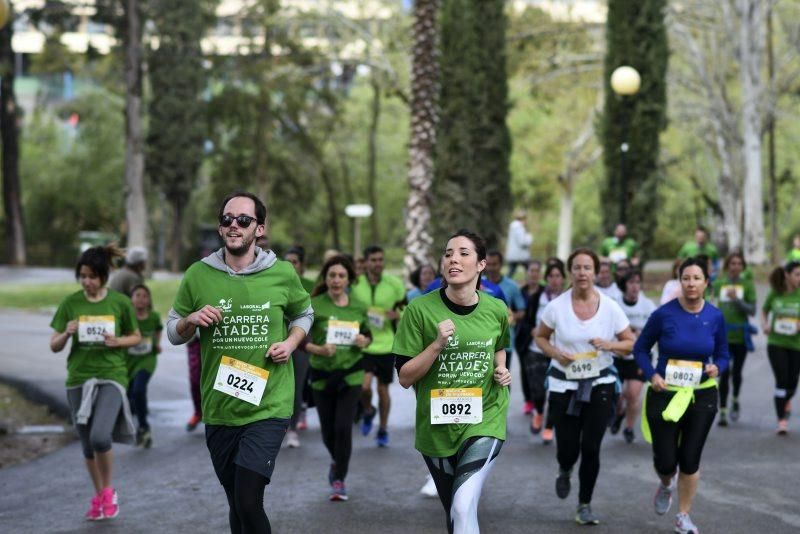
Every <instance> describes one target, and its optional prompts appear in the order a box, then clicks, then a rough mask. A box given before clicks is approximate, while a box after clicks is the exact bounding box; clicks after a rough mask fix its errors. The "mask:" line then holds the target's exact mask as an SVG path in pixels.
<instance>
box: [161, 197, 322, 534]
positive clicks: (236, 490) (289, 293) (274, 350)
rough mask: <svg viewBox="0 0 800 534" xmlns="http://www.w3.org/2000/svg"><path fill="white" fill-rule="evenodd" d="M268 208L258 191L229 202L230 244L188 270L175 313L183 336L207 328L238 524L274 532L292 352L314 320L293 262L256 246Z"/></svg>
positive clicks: (209, 428)
mask: <svg viewBox="0 0 800 534" xmlns="http://www.w3.org/2000/svg"><path fill="white" fill-rule="evenodd" d="M266 214H267V209H266V207H265V206H264V204H263V203H262V202H261V200H260V199H259V198H258V197H256V196H255V195H253V194H252V193H248V192H244V191H236V192H234V193H231V194H230V195H228V197H226V198H225V200H224V201H223V202H222V204H221V206H220V210H219V229H218V231H219V234H220V237H222V239H223V241H224V247H223V248H221V249H220V250H218V251H217V252H215V253H213V254H211V255H209V256H208V257H206V258H204V259H203V260H202V261H199V262H196V263H194V264H193V265H192V266H191V267H189V269H188V270H187V271H186V273H185V275H184V278H183V281H182V282H181V285H180V288H179V289H178V294H177V295H176V296H175V302H174V304H173V307H172V310H170V312H169V318H168V320H167V336H168V337H169V340H170V341H171V342H172V343H173V344H176V345H177V344H180V343H186V342H187V341H189V340H190V339H191V338H192V336H193V335H194V333H195V331H196V330H197V329H199V330H200V343H201V345H202V349H201V360H202V374H201V397H202V408H203V422H204V423H205V424H206V444H207V446H208V450H209V452H210V454H211V461H212V463H213V465H214V471H215V472H216V474H217V478H218V479H219V481H220V484H222V486H223V488H224V489H225V493H226V495H227V497H228V504H229V506H230V513H229V521H230V527H231V532H241V531H246V532H267V531H269V528H270V527H269V520H268V519H267V516H266V514H265V513H264V507H263V499H264V488H265V486H266V485H267V484H269V482H270V478H271V476H272V471H273V469H274V467H275V459H276V458H277V455H278V450H279V449H280V445H281V442H282V441H283V437H284V435H285V434H286V429H287V427H288V426H289V418H290V417H291V416H292V409H293V404H294V371H293V368H292V361H291V355H292V353H293V352H294V351H295V350H296V349H297V346H298V345H299V344H300V342H301V341H303V340H304V339H305V337H306V335H307V334H308V332H309V330H310V329H311V325H312V324H313V320H314V314H313V310H312V309H311V300H310V298H309V296H308V293H307V292H306V291H305V289H303V286H302V285H301V283H300V277H299V276H297V273H296V272H295V270H294V268H293V267H292V265H291V264H290V263H288V262H285V261H279V260H278V259H277V257H276V256H275V254H274V253H273V252H272V251H264V250H261V249H259V248H257V247H256V246H255V242H256V238H258V237H261V236H263V235H264V233H265V231H266V227H265V225H266Z"/></svg>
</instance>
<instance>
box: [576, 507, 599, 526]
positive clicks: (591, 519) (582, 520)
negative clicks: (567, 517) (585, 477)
mask: <svg viewBox="0 0 800 534" xmlns="http://www.w3.org/2000/svg"><path fill="white" fill-rule="evenodd" d="M575 522H576V523H578V524H579V525H599V524H600V520H599V519H597V517H595V515H594V514H593V513H592V507H591V506H590V505H589V504H588V503H587V504H579V505H578V511H577V512H575Z"/></svg>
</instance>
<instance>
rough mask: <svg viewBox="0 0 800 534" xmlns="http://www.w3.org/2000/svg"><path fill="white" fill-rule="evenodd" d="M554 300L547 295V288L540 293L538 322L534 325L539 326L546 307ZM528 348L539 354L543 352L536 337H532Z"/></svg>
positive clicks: (537, 311) (537, 313)
mask: <svg viewBox="0 0 800 534" xmlns="http://www.w3.org/2000/svg"><path fill="white" fill-rule="evenodd" d="M553 300H555V299H551V298H550V297H549V296H548V295H547V290H544V291H542V294H541V295H539V307H538V308H537V309H536V323H534V325H533V326H534V327H537V326H539V323H541V322H542V315H543V314H544V309H545V308H547V305H548V304H550V303H551V302H552V301H553ZM528 350H530V351H533V352H538V353H539V354H541V353H542V349H540V348H539V346H538V345H537V344H536V341H535V340H534V339H531V344H530V345H528Z"/></svg>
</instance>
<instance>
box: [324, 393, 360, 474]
mask: <svg viewBox="0 0 800 534" xmlns="http://www.w3.org/2000/svg"><path fill="white" fill-rule="evenodd" d="M312 394H313V395H314V403H315V404H316V405H317V413H319V425H320V427H321V430H322V442H323V443H324V444H325V448H326V449H328V452H329V453H330V455H331V459H332V460H333V463H334V465H335V467H334V469H333V472H334V478H335V479H336V480H344V478H345V477H346V476H347V468H348V466H349V464H350V454H351V453H352V451H353V418H354V417H355V415H356V407H357V406H358V403H359V401H360V399H361V386H346V387H344V388H342V389H341V390H339V391H338V392H337V393H332V394H331V393H326V392H324V391H319V390H316V389H315V390H313V391H312Z"/></svg>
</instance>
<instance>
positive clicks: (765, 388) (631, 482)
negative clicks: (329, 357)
mask: <svg viewBox="0 0 800 534" xmlns="http://www.w3.org/2000/svg"><path fill="white" fill-rule="evenodd" d="M49 321H50V316H49V315H45V314H39V313H26V312H18V311H9V310H0V339H2V343H0V376H2V377H5V378H6V379H13V380H16V381H17V382H23V383H25V384H28V385H29V386H31V387H33V388H35V389H36V390H38V391H40V392H43V393H45V394H46V395H49V396H50V398H51V399H52V402H54V403H60V404H61V405H62V407H63V405H64V404H65V402H66V399H65V393H64V379H65V377H66V369H65V356H66V350H65V351H64V352H62V353H59V354H53V353H51V352H50V350H49V349H48V340H49V337H50V333H51V330H50V328H49V326H48V324H49ZM764 342H765V340H764V338H763V336H759V337H758V338H757V350H756V352H755V353H752V354H750V355H749V356H748V361H747V365H746V367H745V384H744V388H743V394H742V403H743V413H742V418H741V420H740V421H739V422H738V423H735V424H733V425H732V426H730V427H728V428H719V427H717V426H715V427H714V428H713V429H712V431H711V435H710V436H709V440H708V443H707V445H706V449H705V454H704V457H703V462H702V481H701V483H700V490H699V495H698V497H697V499H696V501H695V508H694V510H693V512H692V518H693V520H694V521H695V523H697V524H698V526H699V527H700V528H701V530H702V532H703V533H704V534H705V533H709V532H711V533H715V532H718V533H730V532H770V533H772V534H775V533H782V532H798V531H800V507H798V504H797V503H798V497H797V487H798V481H800V459H799V458H798V456H799V455H798V452H799V451H800V422H799V421H797V417H796V416H795V417H793V421H792V432H791V433H790V435H789V436H787V437H777V436H775V434H774V429H775V416H774V409H773V403H772V391H773V381H772V374H771V371H770V369H769V364H768V362H767V359H766V353H765V348H764ZM164 346H165V351H164V353H163V354H162V355H161V356H160V357H159V365H158V368H157V370H156V373H155V375H154V377H153V379H152V381H151V385H150V399H151V412H152V421H153V427H154V439H155V443H154V446H153V448H152V449H150V450H143V449H136V448H133V447H129V446H125V445H115V448H114V451H115V474H114V484H115V486H116V488H117V489H118V492H119V496H120V507H121V512H120V516H119V517H118V518H116V519H114V520H112V521H105V522H102V523H88V522H86V521H84V520H83V513H84V512H85V511H86V508H87V507H88V503H89V499H90V497H91V484H90V482H89V478H88V475H87V473H86V470H85V468H84V465H83V461H82V459H81V452H80V447H79V445H78V443H77V442H74V443H72V444H71V445H69V446H67V447H64V448H63V449H61V450H59V451H56V452H54V453H52V454H49V455H47V456H44V457H42V458H39V459H37V460H34V461H32V462H29V463H26V464H22V465H17V466H14V467H11V468H8V469H4V470H0V488H2V491H0V532H9V533H10V532H14V533H17V532H26V533H27V532H36V533H38V532H92V533H97V532H120V533H122V532H125V533H130V532H143V533H144V532H147V533H151V532H190V533H193V534H196V533H205V532H213V533H216V532H226V531H227V502H226V500H225V496H224V492H223V490H222V488H221V486H220V485H219V483H218V482H217V479H216V477H215V476H214V472H213V470H212V467H211V462H210V460H209V457H208V452H207V450H206V447H205V440H204V437H203V432H202V427H201V428H200V429H198V430H197V431H196V432H194V433H187V432H186V431H185V430H184V424H185V421H186V419H188V417H189V415H190V414H191V411H192V410H191V402H190V400H189V392H188V376H187V365H186V352H185V348H184V347H171V346H170V345H169V343H168V342H166V341H165V342H164ZM512 370H513V371H514V372H515V375H516V371H518V370H519V363H518V361H515V362H514V367H513V369H512ZM516 378H517V377H516V376H515V379H516ZM515 383H518V381H516V382H515ZM392 396H393V409H392V415H391V419H390V435H391V446H390V447H388V448H385V449H379V448H377V447H376V446H375V443H374V435H373V436H369V437H363V436H361V435H360V433H358V431H357V429H356V428H354V433H355V438H354V450H353V459H352V462H351V467H350V474H349V476H348V478H347V489H348V493H349V495H350V501H348V502H346V503H332V502H329V501H328V500H327V495H328V484H327V479H326V478H327V469H328V463H329V458H328V455H327V452H326V451H325V450H324V447H323V446H322V442H321V439H320V433H319V425H318V423H317V421H316V418H315V413H314V411H313V410H311V411H310V413H309V423H310V428H309V429H308V430H306V431H304V432H302V433H301V440H302V446H301V447H300V448H299V449H284V450H282V451H281V453H280V455H279V456H278V460H277V466H276V469H275V473H274V476H273V479H272V484H271V485H270V486H269V487H268V488H267V492H266V497H265V508H266V510H267V514H268V515H269V518H270V521H271V523H272V527H273V531H274V532H277V533H284V532H297V533H317V532H320V533H326V532H336V533H350V532H353V533H355V532H359V533H395V532H396V533H403V534H408V533H409V532H414V533H428V532H431V533H433V532H437V533H441V532H445V528H444V513H443V511H442V509H441V505H440V504H439V502H438V500H437V499H430V498H425V497H423V496H422V495H420V494H419V488H420V487H421V485H422V484H423V483H424V482H425V476H426V473H427V472H426V469H425V466H424V463H423V461H422V458H421V457H420V455H419V453H417V452H416V451H415V450H414V448H413V434H414V430H413V411H414V399H413V396H412V394H411V393H410V392H409V391H406V390H403V389H402V388H401V387H400V386H399V385H397V384H396V383H395V384H394V385H393V386H392ZM521 408H522V399H521V395H520V392H519V387H515V388H513V389H512V403H511V409H510V412H509V432H508V434H509V437H508V441H507V442H506V444H505V445H504V446H503V450H502V452H501V454H500V457H499V459H498V461H497V465H496V467H495V469H494V471H493V472H492V474H491V475H490V477H489V480H488V482H487V484H486V486H485V488H484V492H483V498H482V501H481V508H480V521H481V530H482V531H483V532H487V533H493V532H502V533H504V534H506V533H516V532H520V533H522V532H525V533H528V532H545V533H546V532H554V533H555V532H558V533H560V532H578V531H582V530H583V529H586V528H587V527H579V526H577V525H576V524H575V523H574V522H573V516H574V512H575V506H576V504H577V502H576V499H577V479H576V478H577V477H573V493H572V494H571V495H570V497H569V498H568V499H566V500H563V501H562V500H559V499H558V498H557V497H556V496H555V493H554V489H553V488H554V479H555V474H556V470H557V467H556V461H555V448H554V447H553V446H549V447H546V446H543V445H542V444H541V441H540V439H539V438H538V437H537V438H534V437H533V436H531V435H530V433H529V432H528V421H527V418H525V417H523V416H522V413H521ZM797 411H800V407H798V410H797ZM638 435H639V431H638V428H637V440H636V441H635V442H634V443H633V444H632V445H628V444H626V443H625V441H624V440H623V439H622V436H621V434H620V435H617V436H611V435H606V438H605V440H604V443H603V452H602V467H601V472H600V477H599V480H598V484H597V487H596V489H595V494H594V500H593V503H592V507H593V509H594V511H595V513H596V514H598V515H599V516H600V518H601V520H602V523H601V525H600V526H598V527H594V528H593V531H594V532H598V533H599V532H648V533H649V532H671V531H672V521H673V517H674V515H673V513H674V512H675V511H676V510H675V509H674V508H673V510H672V513H670V514H668V515H667V516H664V517H659V516H656V515H655V514H654V513H653V510H652V496H653V492H654V490H655V487H656V478H655V476H654V474H653V470H652V461H651V451H650V446H649V445H648V444H646V443H644V442H643V441H642V440H641V439H639V438H638Z"/></svg>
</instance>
